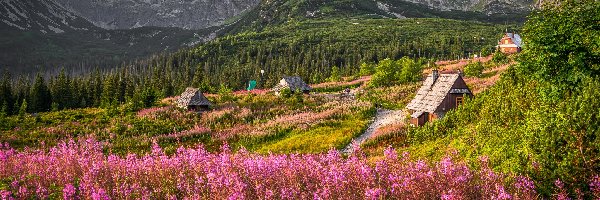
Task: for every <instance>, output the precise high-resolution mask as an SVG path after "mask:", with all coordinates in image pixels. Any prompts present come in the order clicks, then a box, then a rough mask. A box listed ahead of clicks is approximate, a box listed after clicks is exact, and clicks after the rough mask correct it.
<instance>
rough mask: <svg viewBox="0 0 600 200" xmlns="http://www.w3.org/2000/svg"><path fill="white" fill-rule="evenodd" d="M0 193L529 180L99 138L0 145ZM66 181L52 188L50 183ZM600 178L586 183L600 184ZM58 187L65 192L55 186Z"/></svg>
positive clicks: (304, 194)
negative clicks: (136, 150)
mask: <svg viewBox="0 0 600 200" xmlns="http://www.w3.org/2000/svg"><path fill="white" fill-rule="evenodd" d="M0 152H1V154H0V155H1V156H2V157H1V158H2V159H3V160H4V162H0V180H7V181H8V183H10V184H9V186H8V189H4V190H2V191H0V195H2V196H0V197H2V199H13V198H14V199H29V198H36V197H37V198H42V197H52V196H57V195H58V196H59V197H60V196H62V197H63V198H64V199H169V198H178V199H440V198H441V199H478V198H484V199H510V198H515V199H528V198H531V197H533V198H535V196H536V194H535V186H534V184H533V181H531V180H530V179H528V178H526V177H515V179H514V180H515V182H514V183H511V184H508V183H506V182H504V181H503V180H505V179H506V180H509V179H507V177H508V175H505V174H499V173H495V172H493V171H492V170H491V169H489V168H488V167H482V169H481V170H471V169H469V168H468V167H467V165H466V164H465V163H461V162H456V161H455V160H453V159H452V158H451V157H446V158H444V159H442V160H441V161H440V162H437V163H434V164H432V165H429V164H427V163H426V162H425V161H422V160H419V161H411V159H409V156H410V155H409V154H408V153H403V154H402V156H400V157H399V156H398V154H397V152H396V150H395V149H393V148H387V149H385V151H384V156H383V157H382V158H381V160H378V161H377V162H375V163H373V162H370V161H369V160H368V159H369V158H366V157H365V156H362V155H360V154H354V155H351V156H350V157H349V158H344V157H342V156H341V155H340V153H339V152H338V151H335V150H332V151H329V152H328V153H325V154H303V155H300V154H289V155H276V154H270V155H258V154H253V153H250V152H248V151H247V150H240V151H238V152H233V151H232V150H231V148H230V147H229V146H227V145H224V146H222V148H221V152H218V153H211V152H208V151H206V150H205V149H204V148H202V146H198V147H196V148H185V147H180V148H178V149H177V150H176V152H175V153H174V154H172V155H166V154H165V153H164V150H163V149H161V148H160V146H158V145H156V144H153V145H152V149H151V153H149V154H147V155H139V156H138V155H134V154H130V155H127V156H118V155H106V154H104V153H103V147H102V144H101V143H99V142H97V141H94V140H93V139H87V140H80V141H79V142H74V141H72V140H70V141H67V142H63V143H61V144H59V145H57V146H56V147H52V148H50V149H49V150H48V151H32V150H26V151H22V152H20V151H15V150H13V149H10V147H5V146H4V145H3V148H0ZM56 186H64V187H63V188H62V189H59V190H58V191H56V190H55V189H51V188H53V187H56ZM599 186H600V181H599V179H598V178H597V177H595V179H592V181H591V183H590V188H591V189H592V191H595V192H598V190H599V188H600V187H599ZM53 192H57V193H59V194H55V193H53Z"/></svg>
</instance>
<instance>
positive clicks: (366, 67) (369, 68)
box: [359, 63, 375, 76]
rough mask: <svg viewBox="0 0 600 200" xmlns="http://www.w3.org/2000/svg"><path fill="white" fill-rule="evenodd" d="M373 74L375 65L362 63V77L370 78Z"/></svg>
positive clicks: (360, 72) (360, 73)
mask: <svg viewBox="0 0 600 200" xmlns="http://www.w3.org/2000/svg"><path fill="white" fill-rule="evenodd" d="M373 73H375V64H371V63H362V64H361V65H360V71H359V75H360V76H369V75H373Z"/></svg>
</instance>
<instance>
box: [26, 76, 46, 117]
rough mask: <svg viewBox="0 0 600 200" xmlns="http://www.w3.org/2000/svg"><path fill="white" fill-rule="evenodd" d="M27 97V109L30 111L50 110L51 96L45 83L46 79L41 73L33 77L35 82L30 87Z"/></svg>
mask: <svg viewBox="0 0 600 200" xmlns="http://www.w3.org/2000/svg"><path fill="white" fill-rule="evenodd" d="M29 95H30V96H29V99H30V102H31V105H30V106H29V111H31V112H46V111H49V110H50V106H51V105H52V98H51V95H50V90H49V89H48V86H47V85H46V81H45V80H44V77H42V75H41V74H39V73H38V74H37V76H36V77H35V82H34V83H33V86H32V87H31V92H30V93H29Z"/></svg>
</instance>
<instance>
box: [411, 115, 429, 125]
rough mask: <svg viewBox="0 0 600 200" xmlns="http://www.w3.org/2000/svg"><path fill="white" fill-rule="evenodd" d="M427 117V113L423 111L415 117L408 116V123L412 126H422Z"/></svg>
mask: <svg viewBox="0 0 600 200" xmlns="http://www.w3.org/2000/svg"><path fill="white" fill-rule="evenodd" d="M428 119H429V113H423V114H422V115H421V116H419V117H417V118H410V123H411V124H412V125H414V126H423V125H424V124H425V123H427V121H428Z"/></svg>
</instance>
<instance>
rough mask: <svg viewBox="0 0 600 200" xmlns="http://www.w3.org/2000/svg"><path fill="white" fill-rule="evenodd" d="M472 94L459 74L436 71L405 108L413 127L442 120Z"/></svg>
mask: <svg viewBox="0 0 600 200" xmlns="http://www.w3.org/2000/svg"><path fill="white" fill-rule="evenodd" d="M466 96H467V97H472V96H473V94H472V93H471V90H469V87H467V84H466V83H465V81H464V80H463V79H462V76H460V75H459V74H440V73H439V72H438V71H437V70H433V73H432V74H431V75H429V76H428V77H427V78H426V79H425V81H424V82H423V86H421V88H420V89H419V91H417V95H416V96H415V98H414V99H413V100H412V101H411V102H410V103H409V104H408V105H407V106H406V108H407V109H408V110H409V113H410V116H411V120H410V123H411V124H412V125H413V126H421V125H423V124H425V123H426V122H429V121H433V120H435V119H437V118H442V117H444V115H445V114H446V112H448V111H449V110H451V109H454V108H456V107H458V106H459V105H462V104H463V102H464V97H466Z"/></svg>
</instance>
